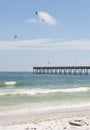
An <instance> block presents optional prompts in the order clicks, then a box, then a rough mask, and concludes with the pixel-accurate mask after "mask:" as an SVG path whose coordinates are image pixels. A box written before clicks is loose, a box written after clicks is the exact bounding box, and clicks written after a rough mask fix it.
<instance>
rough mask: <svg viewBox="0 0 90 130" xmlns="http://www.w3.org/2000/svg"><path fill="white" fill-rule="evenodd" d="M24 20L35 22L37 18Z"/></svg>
mask: <svg viewBox="0 0 90 130" xmlns="http://www.w3.org/2000/svg"><path fill="white" fill-rule="evenodd" d="M26 22H27V23H33V22H37V20H36V19H27V20H26Z"/></svg>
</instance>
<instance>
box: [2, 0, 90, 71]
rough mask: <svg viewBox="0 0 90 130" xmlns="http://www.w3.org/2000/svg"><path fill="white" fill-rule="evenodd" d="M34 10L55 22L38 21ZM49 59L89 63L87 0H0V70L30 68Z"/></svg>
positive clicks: (89, 13) (89, 4)
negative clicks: (43, 13) (15, 36)
mask: <svg viewBox="0 0 90 130" xmlns="http://www.w3.org/2000/svg"><path fill="white" fill-rule="evenodd" d="M36 11H37V12H46V13H48V14H49V15H50V16H52V17H53V19H54V20H55V21H56V22H55V24H50V22H51V21H50V22H49V23H47V22H45V21H39V19H37V17H36V14H35V12H36ZM43 17H44V16H43ZM47 19H48V18H47ZM14 34H17V35H18V37H17V38H16V39H14V38H13V37H14ZM48 62H50V64H49V65H52V66H55V65H58V66H60V65H90V0H0V71H32V68H33V66H44V65H45V66H46V65H48Z"/></svg>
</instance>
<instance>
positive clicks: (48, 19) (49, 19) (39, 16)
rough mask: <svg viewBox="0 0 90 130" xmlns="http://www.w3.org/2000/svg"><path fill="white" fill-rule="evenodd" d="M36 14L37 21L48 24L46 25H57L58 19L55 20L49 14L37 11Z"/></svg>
mask: <svg viewBox="0 0 90 130" xmlns="http://www.w3.org/2000/svg"><path fill="white" fill-rule="evenodd" d="M35 14H36V17H37V19H38V20H39V21H41V22H46V23H48V24H52V25H55V24H56V19H55V18H53V17H52V16H51V15H50V14H48V13H47V12H41V11H39V12H38V11H36V12H35Z"/></svg>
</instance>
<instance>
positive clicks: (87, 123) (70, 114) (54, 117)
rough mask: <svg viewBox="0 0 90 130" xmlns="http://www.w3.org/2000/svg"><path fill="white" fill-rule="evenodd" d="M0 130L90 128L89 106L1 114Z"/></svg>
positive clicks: (72, 129) (78, 129)
mask: <svg viewBox="0 0 90 130" xmlns="http://www.w3.org/2000/svg"><path fill="white" fill-rule="evenodd" d="M0 130H90V108H88V107H87V108H77V109H64V110H52V111H42V112H35V113H28V114H25V115H23V114H21V115H17V114H15V115H8V114H7V115H1V116H0Z"/></svg>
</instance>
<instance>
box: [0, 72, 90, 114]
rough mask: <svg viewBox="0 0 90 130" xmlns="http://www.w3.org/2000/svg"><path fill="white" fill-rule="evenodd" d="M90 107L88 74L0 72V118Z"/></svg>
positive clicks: (89, 76) (89, 78)
mask: <svg viewBox="0 0 90 130" xmlns="http://www.w3.org/2000/svg"><path fill="white" fill-rule="evenodd" d="M87 106H90V74H88V75H59V74H57V75H54V74H52V75H50V74H44V75H43V74H41V75H40V74H33V73H31V72H0V114H6V113H9V114H13V113H18V114H20V113H29V112H32V111H46V110H53V109H62V108H70V107H73V108H75V107H87Z"/></svg>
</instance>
